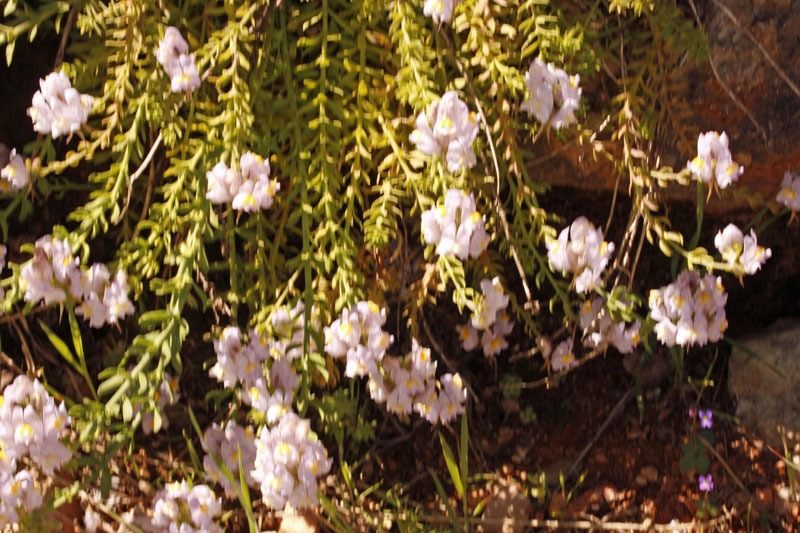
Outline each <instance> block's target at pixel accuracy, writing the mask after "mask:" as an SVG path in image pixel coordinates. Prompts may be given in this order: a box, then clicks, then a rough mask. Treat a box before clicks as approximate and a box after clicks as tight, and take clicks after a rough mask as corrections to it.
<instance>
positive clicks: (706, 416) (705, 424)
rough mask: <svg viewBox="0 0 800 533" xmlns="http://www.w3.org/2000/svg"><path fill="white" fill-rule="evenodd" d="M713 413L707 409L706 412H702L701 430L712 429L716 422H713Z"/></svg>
mask: <svg viewBox="0 0 800 533" xmlns="http://www.w3.org/2000/svg"><path fill="white" fill-rule="evenodd" d="M711 417H712V413H711V409H706V410H705V411H703V410H701V411H700V427H701V428H708V429H710V428H711V427H712V426H713V425H714V422H713V421H712V420H711Z"/></svg>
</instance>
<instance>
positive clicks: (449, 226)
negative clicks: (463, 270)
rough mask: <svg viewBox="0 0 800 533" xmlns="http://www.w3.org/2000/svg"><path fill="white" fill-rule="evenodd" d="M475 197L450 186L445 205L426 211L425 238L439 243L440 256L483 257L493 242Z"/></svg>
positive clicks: (423, 227)
mask: <svg viewBox="0 0 800 533" xmlns="http://www.w3.org/2000/svg"><path fill="white" fill-rule="evenodd" d="M476 209H477V208H476V205H475V197H474V196H473V194H472V193H469V194H467V193H466V192H465V191H462V190H460V189H450V190H449V191H447V194H445V197H444V205H440V206H438V207H433V208H431V209H428V210H427V211H425V212H424V213H422V237H423V238H424V239H425V243H426V244H435V245H436V253H437V254H439V255H442V256H443V255H455V256H456V257H458V258H459V259H461V260H462V261H463V260H464V259H467V258H468V257H473V258H475V257H478V256H480V255H481V254H482V253H483V252H484V250H486V247H487V246H488V245H489V235H488V234H487V233H486V229H485V228H484V223H485V217H484V216H483V215H481V214H480V213H478V211H477V210H476Z"/></svg>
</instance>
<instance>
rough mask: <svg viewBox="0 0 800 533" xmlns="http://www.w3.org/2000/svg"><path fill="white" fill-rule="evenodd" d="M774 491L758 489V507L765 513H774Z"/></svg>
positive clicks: (764, 488)
mask: <svg viewBox="0 0 800 533" xmlns="http://www.w3.org/2000/svg"><path fill="white" fill-rule="evenodd" d="M772 499H773V498H772V489H771V488H769V487H761V488H759V489H756V507H757V508H758V509H760V510H762V511H764V512H765V513H769V512H770V511H772Z"/></svg>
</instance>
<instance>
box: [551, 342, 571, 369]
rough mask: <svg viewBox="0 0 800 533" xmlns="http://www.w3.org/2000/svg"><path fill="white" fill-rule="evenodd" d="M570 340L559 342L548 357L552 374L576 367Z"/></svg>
mask: <svg viewBox="0 0 800 533" xmlns="http://www.w3.org/2000/svg"><path fill="white" fill-rule="evenodd" d="M572 345H573V342H572V338H568V339H566V340H563V341H561V342H560V343H558V346H556V349H555V350H553V353H552V354H551V356H550V368H552V369H553V371H554V372H561V371H562V370H569V369H570V368H574V367H576V366H578V361H577V360H576V359H575V354H574V353H573V352H572Z"/></svg>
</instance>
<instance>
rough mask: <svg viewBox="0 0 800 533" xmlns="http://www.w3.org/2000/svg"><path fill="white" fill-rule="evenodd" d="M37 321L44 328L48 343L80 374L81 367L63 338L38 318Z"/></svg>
mask: <svg viewBox="0 0 800 533" xmlns="http://www.w3.org/2000/svg"><path fill="white" fill-rule="evenodd" d="M38 322H39V326H40V327H41V328H42V329H43V330H44V333H45V335H47V339H48V340H49V341H50V344H52V345H53V348H55V349H56V350H57V351H58V353H60V354H61V356H62V357H63V358H64V359H66V360H67V362H68V363H69V364H70V365H72V367H73V368H74V369H75V370H77V371H78V372H79V373H80V374H81V375H82V374H83V369H82V368H81V365H80V364H79V363H78V361H77V360H76V359H75V356H74V355H73V354H72V351H70V349H69V347H68V346H67V344H66V343H65V342H64V341H63V340H61V338H60V337H59V336H58V335H56V334H55V333H54V332H53V330H51V329H50V328H48V327H47V325H46V324H45V323H44V322H42V321H41V320H39V321H38Z"/></svg>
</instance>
